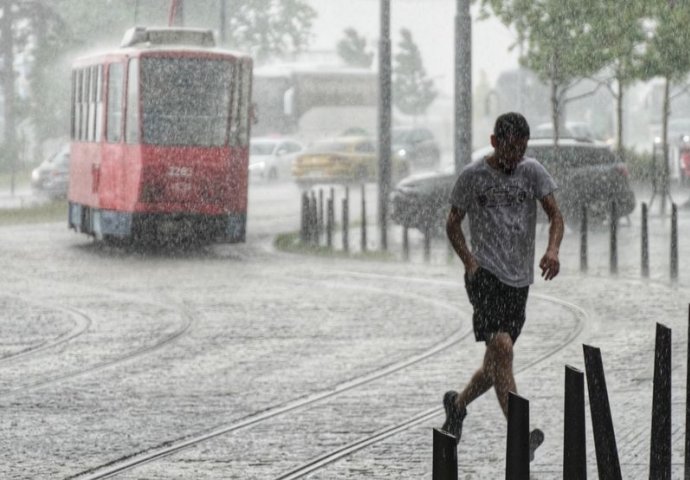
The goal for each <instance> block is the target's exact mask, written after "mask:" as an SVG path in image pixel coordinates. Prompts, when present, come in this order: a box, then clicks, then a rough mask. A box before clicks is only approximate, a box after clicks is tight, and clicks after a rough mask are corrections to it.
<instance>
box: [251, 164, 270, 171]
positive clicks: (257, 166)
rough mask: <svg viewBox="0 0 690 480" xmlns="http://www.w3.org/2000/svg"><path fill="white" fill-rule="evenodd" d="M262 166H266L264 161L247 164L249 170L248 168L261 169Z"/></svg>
mask: <svg viewBox="0 0 690 480" xmlns="http://www.w3.org/2000/svg"><path fill="white" fill-rule="evenodd" d="M264 168H266V163H265V162H256V163H252V164H250V165H249V170H250V171H253V170H257V171H258V170H263V169H264Z"/></svg>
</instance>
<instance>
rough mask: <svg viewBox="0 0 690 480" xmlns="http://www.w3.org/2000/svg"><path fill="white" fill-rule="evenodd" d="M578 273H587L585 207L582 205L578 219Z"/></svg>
mask: <svg viewBox="0 0 690 480" xmlns="http://www.w3.org/2000/svg"><path fill="white" fill-rule="evenodd" d="M580 271H581V272H586V271H587V205H582V218H581V219H580Z"/></svg>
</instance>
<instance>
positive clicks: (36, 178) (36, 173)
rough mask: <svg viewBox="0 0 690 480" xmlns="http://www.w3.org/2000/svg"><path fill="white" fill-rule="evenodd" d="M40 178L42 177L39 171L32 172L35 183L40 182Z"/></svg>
mask: <svg viewBox="0 0 690 480" xmlns="http://www.w3.org/2000/svg"><path fill="white" fill-rule="evenodd" d="M39 177H40V175H39V173H38V170H33V171H32V172H31V180H33V181H34V182H35V181H38V179H39Z"/></svg>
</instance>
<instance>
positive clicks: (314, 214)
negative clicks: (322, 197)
mask: <svg viewBox="0 0 690 480" xmlns="http://www.w3.org/2000/svg"><path fill="white" fill-rule="evenodd" d="M318 215H319V214H318V208H317V205H316V194H315V193H314V191H313V190H312V192H311V199H310V204H309V241H310V242H311V244H312V245H318V244H319V228H318V221H319V220H318Z"/></svg>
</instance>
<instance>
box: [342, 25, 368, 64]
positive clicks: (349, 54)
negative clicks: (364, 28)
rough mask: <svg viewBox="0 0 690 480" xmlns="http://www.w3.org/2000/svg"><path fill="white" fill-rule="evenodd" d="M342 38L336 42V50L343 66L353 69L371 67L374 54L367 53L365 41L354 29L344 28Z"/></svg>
mask: <svg viewBox="0 0 690 480" xmlns="http://www.w3.org/2000/svg"><path fill="white" fill-rule="evenodd" d="M343 33H344V35H345V36H344V37H343V38H342V39H341V40H340V41H338V45H337V50H338V55H339V56H340V58H342V59H343V61H344V62H345V64H347V65H350V66H353V67H363V68H369V67H371V62H372V61H373V60H374V53H373V52H369V51H367V41H366V39H365V38H364V37H362V36H360V35H359V34H358V33H357V30H355V29H354V28H351V27H350V28H346V29H345V31H344V32H343Z"/></svg>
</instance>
